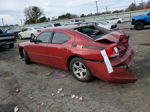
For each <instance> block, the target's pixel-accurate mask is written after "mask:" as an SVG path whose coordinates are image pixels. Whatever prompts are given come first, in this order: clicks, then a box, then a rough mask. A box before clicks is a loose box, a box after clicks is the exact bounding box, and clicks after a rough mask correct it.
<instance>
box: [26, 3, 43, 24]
mask: <svg viewBox="0 0 150 112" xmlns="http://www.w3.org/2000/svg"><path fill="white" fill-rule="evenodd" d="M24 13H25V16H26V21H25V23H26V24H34V23H36V22H37V20H38V19H39V18H40V17H41V16H42V15H43V10H42V9H40V8H39V7H37V6H29V7H27V8H25V10H24Z"/></svg>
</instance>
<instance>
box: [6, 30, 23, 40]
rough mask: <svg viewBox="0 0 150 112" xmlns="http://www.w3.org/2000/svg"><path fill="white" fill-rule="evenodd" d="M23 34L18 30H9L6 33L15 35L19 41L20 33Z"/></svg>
mask: <svg viewBox="0 0 150 112" xmlns="http://www.w3.org/2000/svg"><path fill="white" fill-rule="evenodd" d="M19 32H21V31H20V30H16V29H7V30H6V31H5V33H12V34H13V35H14V37H15V38H16V39H17V38H19V37H18V33H19Z"/></svg>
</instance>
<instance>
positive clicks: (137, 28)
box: [134, 22, 144, 30]
mask: <svg viewBox="0 0 150 112" xmlns="http://www.w3.org/2000/svg"><path fill="white" fill-rule="evenodd" d="M134 28H135V29H136V30H142V29H144V22H137V23H135V25H134Z"/></svg>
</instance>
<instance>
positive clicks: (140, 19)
mask: <svg viewBox="0 0 150 112" xmlns="http://www.w3.org/2000/svg"><path fill="white" fill-rule="evenodd" d="M131 24H132V25H134V28H135V29H136V30H142V29H144V26H146V25H150V11H149V12H146V13H145V14H143V15H138V16H134V17H132V21H131Z"/></svg>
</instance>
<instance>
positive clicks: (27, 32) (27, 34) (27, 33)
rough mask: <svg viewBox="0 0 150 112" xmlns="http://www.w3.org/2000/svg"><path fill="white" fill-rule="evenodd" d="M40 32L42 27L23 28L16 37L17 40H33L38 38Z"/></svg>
mask: <svg viewBox="0 0 150 112" xmlns="http://www.w3.org/2000/svg"><path fill="white" fill-rule="evenodd" d="M42 30H43V27H39V26H35V27H27V28H23V29H22V31H21V32H20V33H18V37H19V39H23V38H34V37H36V36H38V35H39V33H40V32H41V31H42Z"/></svg>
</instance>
